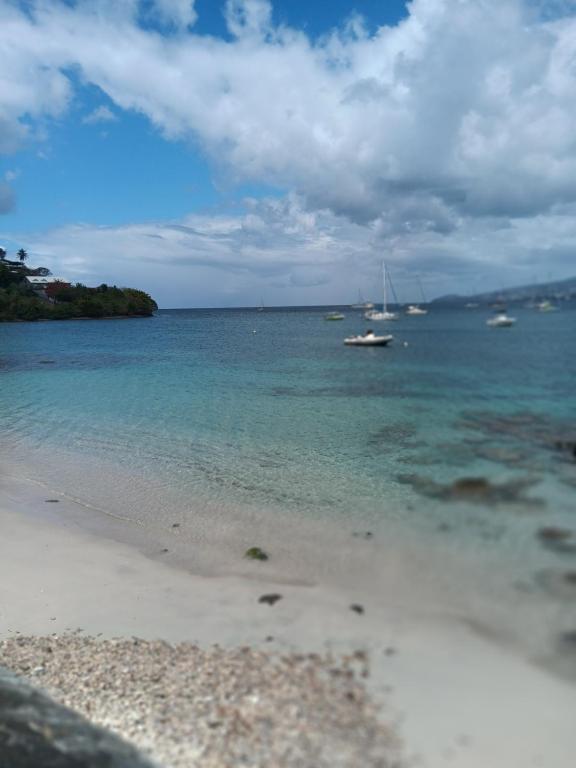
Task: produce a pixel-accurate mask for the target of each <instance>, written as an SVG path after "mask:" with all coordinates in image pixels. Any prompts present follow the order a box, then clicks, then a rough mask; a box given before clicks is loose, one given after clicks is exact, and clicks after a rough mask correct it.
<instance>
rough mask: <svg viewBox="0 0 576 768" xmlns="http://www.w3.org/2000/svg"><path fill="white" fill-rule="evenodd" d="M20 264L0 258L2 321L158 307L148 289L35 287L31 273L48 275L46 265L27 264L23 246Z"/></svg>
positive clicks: (147, 311)
mask: <svg viewBox="0 0 576 768" xmlns="http://www.w3.org/2000/svg"><path fill="white" fill-rule="evenodd" d="M21 251H22V253H21V252H19V254H18V256H19V259H20V264H19V265H18V267H17V268H15V267H14V262H8V261H7V260H6V259H5V256H4V258H0V322H3V321H4V322H5V321H11V320H12V321H15V320H69V319H73V318H79V317H82V318H83V317H91V318H98V317H119V316H129V317H147V316H150V315H152V314H153V312H154V311H155V310H156V309H158V307H157V305H156V302H155V301H154V299H152V298H151V297H150V296H149V295H148V294H147V293H144V291H138V290H135V289H134V288H117V287H116V286H108V285H105V284H103V285H100V286H98V287H97V288H87V287H86V286H85V285H81V284H80V283H77V284H76V285H74V286H72V285H69V284H68V283H58V282H56V283H51V284H49V285H48V286H47V287H46V289H45V290H42V289H41V288H40V289H33V288H32V287H31V286H30V285H29V283H28V282H27V281H26V277H28V276H33V275H35V276H46V274H49V271H48V270H47V269H45V268H42V267H40V268H38V269H29V268H28V267H26V266H25V265H24V261H25V259H26V252H25V251H24V250H23V249H21Z"/></svg>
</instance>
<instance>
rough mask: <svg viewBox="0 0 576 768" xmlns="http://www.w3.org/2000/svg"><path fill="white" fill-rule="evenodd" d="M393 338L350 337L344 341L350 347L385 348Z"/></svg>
mask: <svg viewBox="0 0 576 768" xmlns="http://www.w3.org/2000/svg"><path fill="white" fill-rule="evenodd" d="M393 338H394V337H393V336H369V337H366V336H349V337H348V338H347V339H344V344H346V345H347V346H349V347H385V346H387V345H388V344H390V342H391V341H392V340H393Z"/></svg>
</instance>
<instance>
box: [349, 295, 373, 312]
mask: <svg viewBox="0 0 576 768" xmlns="http://www.w3.org/2000/svg"><path fill="white" fill-rule="evenodd" d="M350 309H374V304H373V303H372V302H371V301H364V297H363V296H362V293H361V291H358V301H357V303H356V304H351V305H350Z"/></svg>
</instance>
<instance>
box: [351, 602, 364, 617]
mask: <svg viewBox="0 0 576 768" xmlns="http://www.w3.org/2000/svg"><path fill="white" fill-rule="evenodd" d="M350 610H351V611H354V613H359V614H360V615H362V614H363V613H364V606H363V605H360V604H359V603H352V605H351V606H350Z"/></svg>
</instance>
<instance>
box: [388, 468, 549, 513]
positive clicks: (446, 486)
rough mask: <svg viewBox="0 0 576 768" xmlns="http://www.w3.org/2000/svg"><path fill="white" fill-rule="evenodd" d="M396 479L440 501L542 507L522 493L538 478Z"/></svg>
mask: <svg viewBox="0 0 576 768" xmlns="http://www.w3.org/2000/svg"><path fill="white" fill-rule="evenodd" d="M397 479H398V481H399V482H401V483H403V484H405V485H411V486H412V488H414V490H415V491H417V492H418V493H420V494H421V495H422V496H427V497H428V498H430V499H438V500H440V501H452V502H454V501H456V502H458V501H466V502H470V503H473V504H503V503H504V504H512V503H519V502H520V503H522V504H525V505H530V506H541V505H542V504H543V502H542V500H541V499H533V498H530V497H527V496H525V495H524V494H525V491H526V490H527V489H528V488H531V487H532V486H533V485H534V484H535V483H536V482H537V481H536V480H533V479H530V478H523V479H517V480H506V481H505V482H503V483H493V482H491V481H490V480H488V479H487V478H486V477H461V478H458V479H457V480H455V481H454V482H452V483H438V482H436V481H435V480H432V479H431V478H429V477H423V476H421V475H416V474H410V475H398V478H397Z"/></svg>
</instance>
